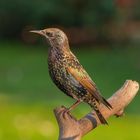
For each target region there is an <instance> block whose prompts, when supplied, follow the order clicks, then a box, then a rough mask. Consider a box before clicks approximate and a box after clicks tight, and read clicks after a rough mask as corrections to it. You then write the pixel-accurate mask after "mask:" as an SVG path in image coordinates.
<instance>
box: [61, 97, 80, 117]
mask: <svg viewBox="0 0 140 140" xmlns="http://www.w3.org/2000/svg"><path fill="white" fill-rule="evenodd" d="M80 103H81V101H80V100H77V101H76V102H75V103H74V104H73V105H72V106H70V107H69V108H68V109H67V110H65V111H64V113H63V117H64V118H66V117H65V115H66V114H67V113H69V112H70V111H71V110H73V109H74V108H76V106H78V105H79V104H80Z"/></svg>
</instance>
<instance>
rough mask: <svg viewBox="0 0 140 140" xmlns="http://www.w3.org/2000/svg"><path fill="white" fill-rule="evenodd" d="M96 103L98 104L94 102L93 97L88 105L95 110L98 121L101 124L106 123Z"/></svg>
mask: <svg viewBox="0 0 140 140" xmlns="http://www.w3.org/2000/svg"><path fill="white" fill-rule="evenodd" d="M97 104H98V102H96V100H95V99H94V100H93V101H92V102H91V103H89V105H90V106H91V107H92V108H93V109H94V110H95V112H96V114H97V116H98V118H99V120H100V122H101V123H102V124H107V125H108V123H107V121H106V119H105V118H104V116H103V115H102V113H101V112H100V110H99V109H98V107H97Z"/></svg>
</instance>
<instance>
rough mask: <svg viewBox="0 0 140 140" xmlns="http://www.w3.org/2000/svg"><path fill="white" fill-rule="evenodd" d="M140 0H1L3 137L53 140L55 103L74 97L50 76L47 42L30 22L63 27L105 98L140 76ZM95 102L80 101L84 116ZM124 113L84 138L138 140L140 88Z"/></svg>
mask: <svg viewBox="0 0 140 140" xmlns="http://www.w3.org/2000/svg"><path fill="white" fill-rule="evenodd" d="M139 9H140V1H139V0H101V1H99V0H86V1H85V0H46V1H45V0H28V1H27V0H1V1H0V140H38V139H39V140H55V139H57V137H58V126H57V123H56V120H55V117H54V114H53V109H54V108H55V107H57V106H61V105H64V106H67V107H68V106H70V105H71V104H72V103H73V102H74V100H73V99H70V98H69V97H67V96H65V95H64V94H63V93H62V92H61V91H59V90H58V89H57V88H56V86H55V85H54V84H53V83H52V81H51V79H50V77H49V75H48V68H47V53H48V46H47V44H46V41H45V40H44V39H41V38H40V37H39V36H36V35H34V34H31V33H29V30H32V29H43V28H48V27H58V28H60V29H62V30H64V31H65V32H66V33H67V35H68V37H69V40H70V45H71V49H72V51H73V52H74V53H75V54H76V55H77V57H78V58H79V60H80V62H81V63H82V64H83V66H84V67H85V69H86V70H87V71H88V73H89V74H90V76H91V77H92V78H93V79H94V81H95V82H96V84H97V86H98V88H99V89H100V91H101V93H102V94H103V96H104V97H106V98H108V97H109V96H111V95H112V94H113V93H114V92H115V91H116V90H117V89H118V88H120V87H121V86H122V84H123V83H124V82H125V80H126V79H132V80H136V81H138V82H140V10H139ZM90 110H91V109H90V108H89V106H87V105H86V104H84V103H83V104H81V105H79V107H77V109H75V110H74V111H73V112H72V113H73V114H74V115H75V116H76V117H77V118H80V117H82V116H84V115H85V114H87V113H88V112H89V111H90ZM125 114H126V115H125V116H124V117H122V118H119V119H116V118H115V117H111V118H110V119H109V120H108V121H109V126H100V127H98V128H97V129H96V130H94V131H93V132H90V133H89V134H88V135H87V136H85V137H84V140H91V139H96V140H101V139H108V140H111V139H114V140H132V139H133V140H139V139H140V133H139V130H140V97H139V94H138V95H137V96H136V98H135V99H134V100H133V102H132V103H131V104H130V105H129V106H128V107H127V108H126V110H125Z"/></svg>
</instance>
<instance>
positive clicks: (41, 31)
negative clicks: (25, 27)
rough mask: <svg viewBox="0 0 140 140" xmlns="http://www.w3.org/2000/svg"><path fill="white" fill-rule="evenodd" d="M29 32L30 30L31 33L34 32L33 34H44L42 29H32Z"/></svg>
mask: <svg viewBox="0 0 140 140" xmlns="http://www.w3.org/2000/svg"><path fill="white" fill-rule="evenodd" d="M30 32H31V33H35V34H39V35H43V36H45V32H44V30H33V31H30Z"/></svg>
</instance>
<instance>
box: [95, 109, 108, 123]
mask: <svg viewBox="0 0 140 140" xmlns="http://www.w3.org/2000/svg"><path fill="white" fill-rule="evenodd" d="M94 110H95V112H96V114H97V116H98V118H99V120H100V122H101V123H102V124H107V125H108V123H107V121H106V119H105V118H104V116H103V115H102V113H101V112H100V111H99V109H95V108H94Z"/></svg>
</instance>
